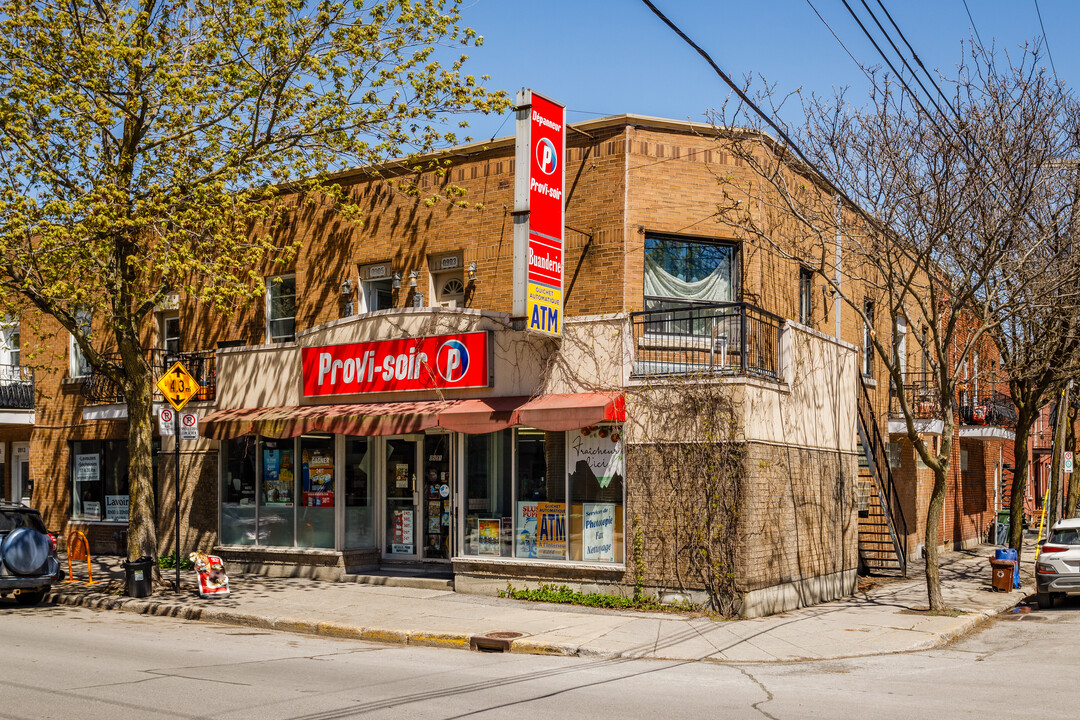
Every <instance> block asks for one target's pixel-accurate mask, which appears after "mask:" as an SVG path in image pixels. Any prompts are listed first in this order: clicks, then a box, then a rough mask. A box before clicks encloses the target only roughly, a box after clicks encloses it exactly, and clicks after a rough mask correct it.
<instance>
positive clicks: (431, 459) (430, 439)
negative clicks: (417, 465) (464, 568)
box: [422, 434, 453, 560]
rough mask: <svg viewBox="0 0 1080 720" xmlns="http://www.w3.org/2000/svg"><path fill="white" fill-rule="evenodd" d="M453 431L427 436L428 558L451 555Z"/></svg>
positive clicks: (424, 496) (425, 504)
mask: <svg viewBox="0 0 1080 720" xmlns="http://www.w3.org/2000/svg"><path fill="white" fill-rule="evenodd" d="M452 486H453V485H452V483H451V482H450V435H449V434H442V435H425V436H424V487H423V490H422V503H423V509H424V559H425V560H449V559H450V538H451V537H452V536H451V533H450V518H452V517H453V513H452V512H451V508H450V502H451V497H452V495H451V492H450V490H451V488H452Z"/></svg>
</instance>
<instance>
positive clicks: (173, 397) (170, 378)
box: [157, 362, 199, 412]
mask: <svg viewBox="0 0 1080 720" xmlns="http://www.w3.org/2000/svg"><path fill="white" fill-rule="evenodd" d="M157 388H158V390H160V391H161V394H162V395H164V396H165V399H166V400H168V401H169V404H170V405H172V406H173V408H174V409H175V410H176V411H177V412H180V411H181V410H183V409H184V406H185V405H187V401H188V400H190V399H191V398H193V397H195V394H196V393H198V392H199V383H198V382H196V380H195V378H193V377H191V373H189V372H188V371H187V368H185V367H184V366H183V365H182V364H180V363H179V362H177V363H173V366H172V367H171V368H169V370H168V372H166V373H165V374H164V375H162V376H161V377H160V378H158V381H157Z"/></svg>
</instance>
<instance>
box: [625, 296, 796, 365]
mask: <svg viewBox="0 0 1080 720" xmlns="http://www.w3.org/2000/svg"><path fill="white" fill-rule="evenodd" d="M783 322H784V321H783V319H782V318H780V317H778V316H776V315H773V314H772V313H768V312H766V311H764V310H762V309H761V308H758V307H755V306H753V305H749V304H747V303H707V304H706V303H700V304H699V303H694V304H687V305H681V306H677V307H667V308H663V309H661V310H644V311H641V312H635V313H631V314H630V323H631V326H632V328H633V337H634V365H633V370H632V372H631V375H632V377H635V378H642V377H665V376H675V375H699V374H707V375H749V376H754V377H760V378H765V379H769V380H779V379H780V330H781V327H782V325H783Z"/></svg>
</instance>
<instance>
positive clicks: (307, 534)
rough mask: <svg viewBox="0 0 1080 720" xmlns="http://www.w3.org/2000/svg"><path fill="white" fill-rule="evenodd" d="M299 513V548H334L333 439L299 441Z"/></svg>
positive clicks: (316, 437)
mask: <svg viewBox="0 0 1080 720" xmlns="http://www.w3.org/2000/svg"><path fill="white" fill-rule="evenodd" d="M300 463H301V481H300V482H301V487H300V492H301V495H300V509H299V511H298V512H297V517H296V544H297V545H298V546H299V547H315V548H332V547H334V436H333V435H304V436H302V437H301V438H300Z"/></svg>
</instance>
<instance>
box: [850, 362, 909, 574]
mask: <svg viewBox="0 0 1080 720" xmlns="http://www.w3.org/2000/svg"><path fill="white" fill-rule="evenodd" d="M857 392H858V395H859V398H858V407H859V412H858V429H859V443H860V446H861V449H862V452H863V455H864V456H865V459H866V468H865V469H866V470H867V471H868V473H869V481H870V489H869V493H868V494H867V497H866V498H865V509H863V508H860V511H859V564H860V566H861V568H862V569H863V570H864V571H867V572H870V573H875V574H882V573H889V574H892V573H897V572H899V573H900V574H901V575H904V576H906V575H907V521H906V519H905V518H904V511H903V509H902V508H901V506H900V497H899V495H898V494H897V492H896V485H895V484H894V483H893V477H892V471H891V470H890V468H889V458H888V451H887V449H886V447H885V443H884V442H883V441H882V439H881V433H880V431H879V430H878V424H877V417H876V415H875V414H874V407H873V405H872V404H871V403H870V394H869V392H868V391H867V389H866V385H865V384H864V383H863V380H862V374H861V373H859V389H858V391H857ZM860 504H862V503H860Z"/></svg>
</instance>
